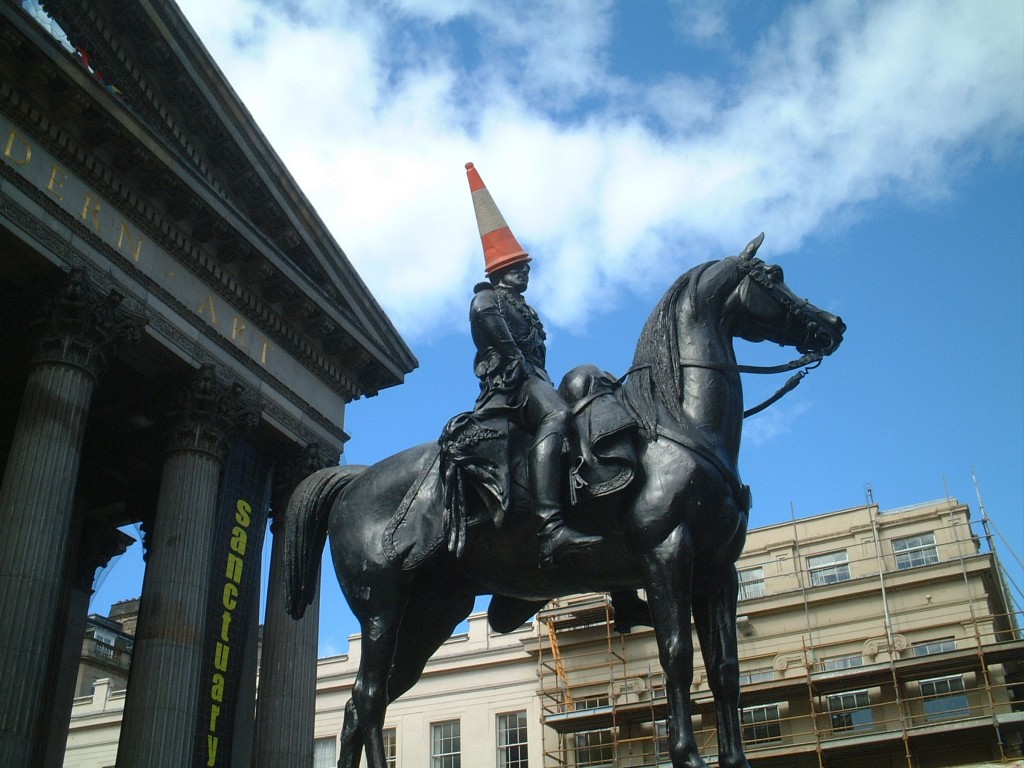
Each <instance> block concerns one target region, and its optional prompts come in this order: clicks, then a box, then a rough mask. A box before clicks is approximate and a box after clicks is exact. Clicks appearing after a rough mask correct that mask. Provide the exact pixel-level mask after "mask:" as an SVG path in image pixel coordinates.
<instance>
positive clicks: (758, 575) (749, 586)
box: [737, 568, 765, 600]
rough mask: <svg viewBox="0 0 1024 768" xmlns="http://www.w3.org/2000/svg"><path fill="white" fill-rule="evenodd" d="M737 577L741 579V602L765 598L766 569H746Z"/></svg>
mask: <svg viewBox="0 0 1024 768" xmlns="http://www.w3.org/2000/svg"><path fill="white" fill-rule="evenodd" d="M737 575H738V576H739V577H740V594H739V599H740V600H750V599H751V598H754V597H764V594H765V593H764V568H746V569H744V570H742V571H739V572H738V574H737Z"/></svg>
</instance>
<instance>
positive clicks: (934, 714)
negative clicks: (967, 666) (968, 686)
mask: <svg viewBox="0 0 1024 768" xmlns="http://www.w3.org/2000/svg"><path fill="white" fill-rule="evenodd" d="M921 698H922V699H923V702H924V716H925V719H926V720H943V719H945V718H947V717H957V716H958V715H966V714H968V713H969V712H970V707H968V705H967V693H966V692H965V689H964V679H963V677H961V676H960V675H952V676H951V677H935V678H932V679H931V680H922V681H921Z"/></svg>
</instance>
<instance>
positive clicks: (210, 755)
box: [195, 440, 273, 768]
mask: <svg viewBox="0 0 1024 768" xmlns="http://www.w3.org/2000/svg"><path fill="white" fill-rule="evenodd" d="M271 470H272V466H271V463H270V462H269V461H267V460H266V458H265V457H264V456H263V455H262V454H261V453H260V452H259V451H257V450H256V449H255V448H253V447H252V446H250V445H248V444H247V443H245V442H244V441H242V440H235V441H234V442H233V443H232V444H231V450H230V452H229V453H228V460H227V464H226V465H225V470H224V481H223V483H222V484H221V498H220V504H219V505H218V507H217V515H218V519H217V525H216V528H215V532H214V540H213V564H212V566H211V573H210V577H209V578H210V605H209V609H208V613H207V618H206V641H205V644H204V650H203V653H204V661H203V683H202V686H201V688H200V689H199V690H200V700H199V723H198V730H199V735H198V738H197V739H196V749H197V755H196V762H195V764H196V765H197V766H207V768H214V767H215V766H219V767H221V768H228V766H230V765H231V751H232V747H233V744H232V735H233V734H234V733H235V719H236V716H239V713H241V715H240V716H246V715H245V713H249V716H251V706H250V705H251V702H243V701H240V700H239V692H240V691H246V690H248V691H250V693H251V691H252V687H251V686H248V685H245V684H244V681H243V680H242V673H243V670H244V669H246V668H248V669H250V670H251V669H254V668H255V667H254V664H246V658H245V657H246V654H247V653H255V652H256V644H255V643H252V642H250V640H251V638H250V637H249V634H250V631H251V628H252V627H255V626H256V624H257V623H258V622H256V621H254V620H253V619H254V616H255V614H256V613H258V612H259V608H260V559H261V556H262V552H263V539H264V535H265V533H266V528H267V513H268V510H269V507H270V485H271V478H272V475H273V473H272V471H271ZM243 695H244V694H243Z"/></svg>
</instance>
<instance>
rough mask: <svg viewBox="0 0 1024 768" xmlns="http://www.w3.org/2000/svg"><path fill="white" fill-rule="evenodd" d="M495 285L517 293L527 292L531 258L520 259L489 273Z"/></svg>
mask: <svg viewBox="0 0 1024 768" xmlns="http://www.w3.org/2000/svg"><path fill="white" fill-rule="evenodd" d="M487 279H488V280H490V281H491V285H493V286H499V285H501V286H504V287H505V288H508V289H510V290H513V291H515V292H516V293H525V292H526V287H527V286H528V285H529V283H530V264H529V259H527V260H526V261H518V262H516V263H514V264H511V265H509V266H507V267H503V268H502V269H499V270H496V271H494V272H491V273H489V274H488V275H487Z"/></svg>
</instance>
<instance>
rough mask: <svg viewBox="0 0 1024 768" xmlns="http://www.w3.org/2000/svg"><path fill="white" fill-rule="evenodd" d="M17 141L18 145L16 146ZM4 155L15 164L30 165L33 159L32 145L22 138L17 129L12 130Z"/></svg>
mask: <svg viewBox="0 0 1024 768" xmlns="http://www.w3.org/2000/svg"><path fill="white" fill-rule="evenodd" d="M16 141H17V142H18V146H15V142H16ZM17 155H20V157H17ZM4 157H6V158H7V159H8V160H10V161H11V162H12V163H14V164H15V165H28V164H29V162H31V160H32V145H31V144H29V143H28V142H27V141H25V140H24V139H23V138H21V136H19V135H18V132H17V131H14V130H12V131H11V133H10V135H9V136H8V137H7V146H6V147H4Z"/></svg>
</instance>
